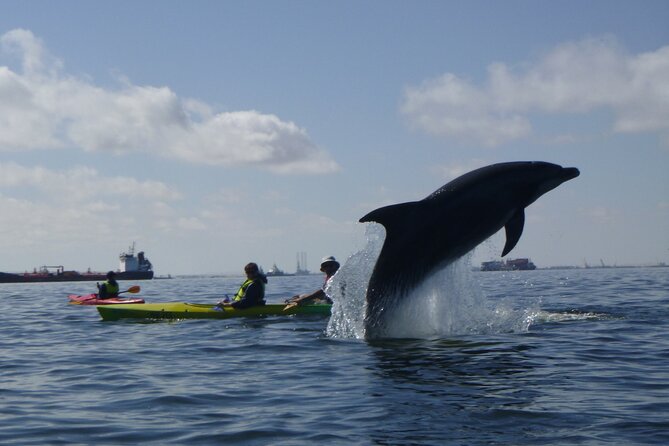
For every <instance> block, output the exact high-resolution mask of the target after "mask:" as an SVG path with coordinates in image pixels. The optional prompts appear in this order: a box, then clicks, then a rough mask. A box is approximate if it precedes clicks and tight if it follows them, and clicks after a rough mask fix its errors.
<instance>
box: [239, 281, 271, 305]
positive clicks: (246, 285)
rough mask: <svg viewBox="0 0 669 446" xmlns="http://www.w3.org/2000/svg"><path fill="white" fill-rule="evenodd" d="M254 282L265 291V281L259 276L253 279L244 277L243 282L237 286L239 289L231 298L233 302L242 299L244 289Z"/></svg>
mask: <svg viewBox="0 0 669 446" xmlns="http://www.w3.org/2000/svg"><path fill="white" fill-rule="evenodd" d="M254 282H255V283H258V284H260V286H261V287H262V290H263V292H264V291H265V283H264V282H263V281H262V280H261V278H260V277H256V278H254V279H246V280H245V281H244V283H242V286H240V287H239V291H237V294H235V297H233V298H232V300H233V301H235V302H237V301H240V300H242V299H243V298H244V296H245V295H246V290H247V289H248V287H250V286H251V284H252V283H254Z"/></svg>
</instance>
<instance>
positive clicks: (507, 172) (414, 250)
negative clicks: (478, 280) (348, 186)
mask: <svg viewBox="0 0 669 446" xmlns="http://www.w3.org/2000/svg"><path fill="white" fill-rule="evenodd" d="M578 175H579V171H578V169H576V168H575V167H566V168H565V167H561V166H558V165H557V164H551V163H546V162H541V161H521V162H510V163H500V164H492V165H490V166H486V167H482V168H480V169H476V170H473V171H471V172H469V173H467V174H465V175H462V176H461V177H458V178H456V179H455V180H453V181H451V182H450V183H447V184H446V185H444V186H442V187H441V188H440V189H438V190H437V191H435V192H434V193H432V194H431V195H429V196H428V197H427V198H425V199H423V200H420V201H413V202H409V203H400V204H394V205H390V206H385V207H382V208H379V209H376V210H374V211H372V212H370V213H369V214H367V215H365V216H364V217H362V218H361V219H360V222H370V221H374V222H377V223H380V224H382V225H383V226H384V227H385V229H386V238H385V241H384V243H383V248H382V249H381V253H380V254H379V258H378V260H377V261H376V265H375V266H374V271H373V273H372V277H371V278H370V280H369V285H368V288H367V310H366V313H365V336H366V337H368V338H370V337H372V338H373V337H377V336H383V333H384V330H385V329H386V328H387V327H385V320H384V319H385V318H384V315H385V314H387V312H388V311H389V310H390V309H391V308H392V307H393V306H394V305H395V304H396V303H397V302H398V299H401V298H403V297H404V296H405V295H406V294H407V293H408V292H409V291H411V290H412V289H413V288H414V287H416V286H418V285H419V284H420V283H421V282H423V280H424V279H426V278H427V277H428V276H430V275H431V274H433V273H435V272H436V271H438V270H440V269H442V268H444V267H445V266H446V265H448V264H449V263H451V262H453V261H454V260H456V259H458V258H459V257H461V256H463V255H465V254H466V253H468V252H469V251H471V250H472V249H474V248H475V247H476V246H477V245H478V244H480V243H481V242H483V241H484V240H486V239H487V238H489V237H490V236H492V235H493V234H495V233H496V232H497V231H498V230H500V229H501V228H505V229H506V244H505V245H504V250H503V251H502V256H505V255H507V254H508V253H509V252H510V251H511V250H512V249H513V247H514V246H516V243H518V240H519V239H520V236H521V234H522V233H523V226H524V224H525V208H526V207H527V206H529V205H530V204H532V203H533V202H534V201H535V200H536V199H537V198H539V197H540V196H542V195H543V194H545V193H546V192H548V191H550V190H552V189H555V188H556V187H558V186H559V185H560V184H562V183H564V182H565V181H568V180H571V179H572V178H575V177H577V176H578Z"/></svg>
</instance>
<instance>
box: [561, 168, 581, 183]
mask: <svg viewBox="0 0 669 446" xmlns="http://www.w3.org/2000/svg"><path fill="white" fill-rule="evenodd" d="M580 174H581V172H580V171H579V170H578V169H577V168H576V167H563V168H562V181H569V180H571V179H572V178H576V177H577V176H579V175H580Z"/></svg>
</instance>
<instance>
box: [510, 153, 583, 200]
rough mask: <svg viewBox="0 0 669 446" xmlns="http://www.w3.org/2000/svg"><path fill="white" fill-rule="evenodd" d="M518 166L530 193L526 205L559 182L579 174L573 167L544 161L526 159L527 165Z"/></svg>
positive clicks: (556, 185)
mask: <svg viewBox="0 0 669 446" xmlns="http://www.w3.org/2000/svg"><path fill="white" fill-rule="evenodd" d="M518 164H525V163H518ZM520 167H521V168H522V170H523V175H524V177H525V179H524V181H525V182H526V185H527V187H528V192H529V193H530V196H529V198H528V201H527V204H525V206H526V207H527V206H529V205H530V204H532V203H534V202H535V201H536V200H537V198H539V197H541V196H542V195H544V194H545V193H547V192H550V191H551V190H553V189H555V188H556V187H558V186H559V185H560V184H562V183H564V182H566V181H569V180H571V179H573V178H576V177H577V176H579V175H580V172H579V170H578V169H577V168H575V167H562V166H558V165H557V164H551V163H547V162H544V161H528V162H527V165H525V166H520Z"/></svg>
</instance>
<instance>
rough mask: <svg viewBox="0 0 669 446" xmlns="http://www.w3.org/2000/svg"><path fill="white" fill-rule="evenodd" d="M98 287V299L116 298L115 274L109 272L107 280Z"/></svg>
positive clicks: (116, 283) (116, 284)
mask: <svg viewBox="0 0 669 446" xmlns="http://www.w3.org/2000/svg"><path fill="white" fill-rule="evenodd" d="M97 286H98V299H114V298H116V297H118V290H119V288H118V282H117V281H116V273H115V272H114V271H109V272H108V273H107V280H105V281H104V282H102V284H99V283H98V284H97Z"/></svg>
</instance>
